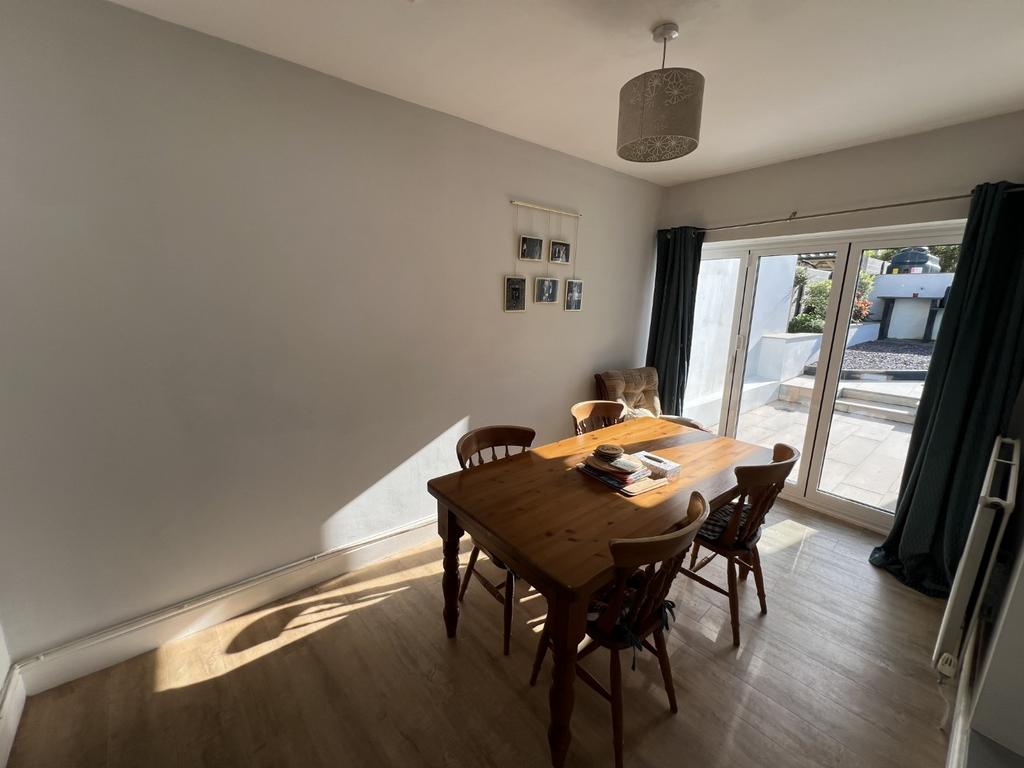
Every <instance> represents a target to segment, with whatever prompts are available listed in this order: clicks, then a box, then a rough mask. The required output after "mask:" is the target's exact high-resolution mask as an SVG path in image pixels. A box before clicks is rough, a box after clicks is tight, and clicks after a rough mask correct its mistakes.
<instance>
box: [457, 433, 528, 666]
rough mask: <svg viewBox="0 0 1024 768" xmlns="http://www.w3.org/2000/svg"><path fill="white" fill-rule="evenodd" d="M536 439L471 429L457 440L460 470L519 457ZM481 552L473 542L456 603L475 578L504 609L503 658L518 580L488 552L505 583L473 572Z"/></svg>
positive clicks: (508, 642)
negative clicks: (512, 456)
mask: <svg viewBox="0 0 1024 768" xmlns="http://www.w3.org/2000/svg"><path fill="white" fill-rule="evenodd" d="M536 435H537V433H536V432H535V431H534V430H532V429H530V428H529V427H514V426H508V425H501V426H494V427H480V428H479V429H474V430H472V431H470V432H467V433H466V434H464V435H463V436H462V437H460V438H459V442H458V443H457V444H456V445H455V453H456V454H457V455H458V458H459V466H460V467H462V468H463V469H469V468H470V467H478V466H480V465H481V464H483V463H485V462H489V461H500V460H501V459H505V458H508V457H509V456H510V455H514V454H513V453H512V452H511V449H512V448H520V449H521V450H520V451H519V453H523V452H524V451H526V450H527V449H529V447H530V446H531V445H533V438H534V437H536ZM500 449H504V453H503V454H502V455H499V453H500ZM488 454H489V455H488ZM480 549H481V547H480V545H479V544H477V543H476V542H475V541H474V542H473V551H472V552H470V554H469V564H468V565H467V566H466V573H465V575H464V576H463V577H462V585H461V587H460V588H459V602H460V603H461V602H462V599H463V598H464V597H465V595H466V590H467V589H468V588H469V579H470V577H471V576H476V578H477V579H478V580H479V581H480V583H481V584H483V586H484V589H486V590H487V592H488V593H489V594H490V595H491V596H492V597H493V598H494V599H495V600H497V601H498V602H499V603H502V604H503V605H504V606H505V626H504V630H503V634H502V638H503V642H504V646H503V649H504V652H505V655H506V656H508V654H509V644H510V641H511V637H512V606H513V605H514V604H515V599H516V587H515V582H516V578H517V577H516V575H515V574H514V573H513V572H512V571H511V570H509V569H508V568H507V567H506V566H505V564H504V563H503V562H502V561H501V560H499V559H498V558H496V557H495V556H494V555H492V554H491V553H490V552H487V550H484V551H485V552H487V557H488V558H489V559H490V561H491V563H492V564H493V565H495V566H496V567H497V568H500V569H501V570H503V571H505V583H504V584H500V583H499V584H495V583H494V582H492V581H490V580H489V579H488V578H486V577H485V576H484V575H483V574H482V573H480V571H478V570H476V559H477V558H478V557H479V556H480Z"/></svg>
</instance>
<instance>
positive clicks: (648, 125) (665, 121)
mask: <svg viewBox="0 0 1024 768" xmlns="http://www.w3.org/2000/svg"><path fill="white" fill-rule="evenodd" d="M703 101H704V75H702V74H701V73H700V72H697V71H696V70H694V69H683V68H681V67H673V68H669V69H655V70H652V71H651V72H644V73H643V74H642V75H637V76H636V77H634V78H633V79H632V80H630V81H629V82H628V83H626V84H625V85H624V86H622V90H621V91H619V141H618V154H619V157H621V158H622V159H623V160H632V161H634V162H637V163H654V162H658V161H661V160H674V159H675V158H677V157H682V156H683V155H688V154H690V153H691V152H693V150H695V149H696V148H697V142H698V140H699V139H700V111H701V106H702V103H703Z"/></svg>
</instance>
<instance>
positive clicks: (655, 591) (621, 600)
mask: <svg viewBox="0 0 1024 768" xmlns="http://www.w3.org/2000/svg"><path fill="white" fill-rule="evenodd" d="M707 517H708V503H707V501H705V500H704V497H703V496H701V495H700V494H699V493H693V494H692V495H691V496H690V505H689V508H688V510H687V516H686V519H685V520H683V521H682V522H680V523H679V525H678V526H677V527H676V530H675V531H673V532H671V533H667V534H665V535H664V536H652V537H650V538H646V539H613V540H612V541H611V542H609V548H610V549H611V553H612V560H613V561H614V563H615V579H614V581H613V582H612V585H611V587H609V589H608V590H607V591H606V592H605V593H604V594H603V595H602V596H601V597H600V598H598V600H597V601H595V602H592V603H591V605H590V611H589V612H588V615H587V644H586V645H585V646H584V648H583V650H582V651H580V653H579V655H578V656H577V665H576V674H577V675H578V676H579V678H580V680H582V681H583V682H584V683H586V684H587V685H589V686H590V687H591V688H593V689H594V690H595V691H597V692H598V693H599V694H600V695H601V696H603V697H604V698H605V699H607V700H608V702H609V703H610V704H611V705H612V740H613V744H614V748H615V765H616V768H622V662H621V659H620V654H621V653H622V651H626V650H630V649H632V650H633V653H634V654H635V653H636V651H637V650H642V649H644V648H646V649H647V650H648V651H650V652H651V653H653V654H654V655H655V656H656V657H657V659H658V662H659V664H660V666H661V677H662V681H663V682H664V684H665V693H666V694H667V695H668V705H669V709H670V710H671V711H672V712H673V713H675V712H678V711H679V707H678V706H677V705H676V692H675V686H674V685H673V684H672V667H671V665H670V663H669V657H668V648H667V646H666V644H665V631H666V630H667V629H668V622H669V618H670V616H672V609H673V608H674V604H673V603H672V602H671V601H669V600H667V599H666V598H667V597H668V593H669V589H670V588H671V587H672V582H673V580H674V579H675V577H676V574H677V573H678V572H679V569H680V568H681V567H682V564H683V560H684V559H685V558H686V552H687V550H688V549H689V548H690V545H691V544H692V543H693V541H694V537H695V536H696V535H697V531H698V530H699V529H700V527H701V526H702V525H703V524H704V521H705V520H706V519H707ZM591 617H593V618H591ZM673 618H674V617H673ZM651 635H653V636H654V645H651V642H650V640H649V639H648V638H649V637H650V636H651ZM549 644H550V640H549V632H548V625H547V624H545V625H544V630H543V632H542V633H541V636H540V642H539V643H538V645H537V656H536V658H535V659H534V662H533V673H532V674H531V676H530V685H536V683H537V675H538V674H539V673H540V668H541V666H542V665H543V663H544V656H545V655H546V654H547V650H548V645H549ZM598 648H607V649H608V650H609V652H610V655H611V661H610V678H611V691H607V690H605V688H604V686H602V685H601V684H600V683H599V682H598V681H597V680H595V679H594V677H593V676H592V675H591V674H590V673H589V672H587V671H586V670H585V669H584V668H583V667H581V666H579V660H581V659H583V658H586V657H587V656H589V655H590V654H591V653H593V652H594V651H596V650H597V649H598ZM634 661H635V657H634Z"/></svg>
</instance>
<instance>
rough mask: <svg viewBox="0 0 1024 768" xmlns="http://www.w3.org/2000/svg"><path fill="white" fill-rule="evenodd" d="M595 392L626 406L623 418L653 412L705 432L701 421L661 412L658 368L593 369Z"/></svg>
mask: <svg viewBox="0 0 1024 768" xmlns="http://www.w3.org/2000/svg"><path fill="white" fill-rule="evenodd" d="M594 379H595V381H596V382H597V396H598V398H599V399H601V400H615V401H617V402H620V403H622V404H623V405H624V406H626V411H625V414H624V416H625V418H627V419H637V418H640V417H641V416H654V417H655V418H659V419H666V420H668V421H673V422H675V423H676V424H682V425H683V426H686V427H691V428H693V429H700V430H702V431H704V432H709V431H710V430H708V429H707V428H706V427H705V426H704V425H703V424H701V423H700V422H697V421H694V420H693V419H688V418H686V417H685V416H671V415H668V414H664V413H662V412H661V398H659V397H658V370H657V369H656V368H651V367H647V368H625V369H622V370H612V371H605V372H604V373H595V374H594Z"/></svg>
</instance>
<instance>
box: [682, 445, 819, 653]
mask: <svg viewBox="0 0 1024 768" xmlns="http://www.w3.org/2000/svg"><path fill="white" fill-rule="evenodd" d="M799 458H800V452H799V451H798V450H797V449H796V448H793V447H792V446H789V445H786V444H785V443H776V445H775V449H774V451H773V453H772V463H771V464H762V465H759V466H751V467H736V480H737V481H738V484H739V492H738V494H737V495H736V497H735V498H734V499H733V500H732V501H730V502H728V503H726V504H723V505H722V506H721V507H719V508H718V509H716V510H714V511H713V512H712V513H711V516H710V517H708V520H707V522H706V523H704V526H703V527H702V528H701V529H700V532H699V533H698V534H697V538H696V540H695V541H694V542H693V554H692V555H691V556H690V567H689V569H687V568H683V569H682V571H683V574H684V575H686V576H688V577H689V578H691V579H693V580H694V581H697V582H700V583H701V584H703V585H704V586H705V587H708V588H710V589H713V590H715V591H716V592H718V593H720V594H723V595H726V596H728V598H729V615H730V617H731V618H732V644H733V645H735V646H737V647H739V644H740V610H739V591H738V586H739V585H738V583H737V568H739V578H740V579H741V580H744V581H745V580H746V578H747V574H749V573H750V572H751V571H753V573H754V582H755V583H756V585H757V597H758V599H759V600H760V601H761V613H762V614H764V613H768V603H767V602H766V600H765V595H764V574H763V573H762V572H761V556H760V554H758V551H757V542H758V540H759V539H760V538H761V526H762V524H763V523H764V518H765V516H766V515H767V514H768V511H769V510H770V509H771V508H772V505H773V504H774V503H775V499H776V497H778V495H779V492H780V491H781V490H782V488H783V487H784V486H785V484H786V478H787V477H789V473H790V472H791V471H792V470H793V466H794V465H795V464H796V462H797V459H799ZM701 547H704V548H705V549H708V550H710V551H711V554H710V555H708V556H707V557H705V558H704V559H703V560H701V561H700V562H699V563H698V562H697V557H698V555H699V553H700V548H701ZM718 555H721V556H722V557H724V558H725V559H726V560H727V561H728V562H727V564H726V569H727V573H728V579H729V588H728V590H726V589H722V588H721V587H720V586H718V585H717V584H714V583H712V582H710V581H708V580H707V579H705V578H703V577H702V576H698V575H697V571H699V570H700V569H701V568H703V567H704V566H706V565H707V564H708V563H710V562H711V561H712V560H714V559H715V557H716V556H718Z"/></svg>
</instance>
